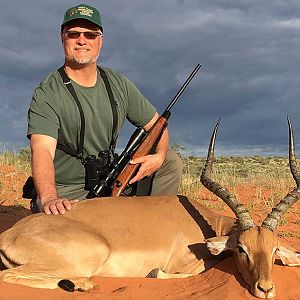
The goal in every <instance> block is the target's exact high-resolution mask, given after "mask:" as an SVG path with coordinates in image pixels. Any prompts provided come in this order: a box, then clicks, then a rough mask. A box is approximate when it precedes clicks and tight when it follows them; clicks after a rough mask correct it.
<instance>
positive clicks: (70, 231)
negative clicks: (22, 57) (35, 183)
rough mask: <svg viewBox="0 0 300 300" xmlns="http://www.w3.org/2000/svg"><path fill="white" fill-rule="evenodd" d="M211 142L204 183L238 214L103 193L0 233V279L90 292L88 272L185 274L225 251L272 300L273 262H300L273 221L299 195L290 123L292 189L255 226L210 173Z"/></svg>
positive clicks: (180, 200)
mask: <svg viewBox="0 0 300 300" xmlns="http://www.w3.org/2000/svg"><path fill="white" fill-rule="evenodd" d="M218 126H219V123H218V124H217V125H216V127H215V130H214V133H213V135H212V139H211V143H210V146H209V151H208V157H207V161H206V165H205V167H204V170H203V173H202V176H201V182H202V183H203V185H205V186H206V187H207V188H208V189H209V190H211V191H212V192H213V193H215V194H216V195H217V196H219V197H220V198H221V199H222V200H223V201H224V202H225V203H226V204H227V205H228V206H229V207H230V208H231V209H232V211H233V212H234V213H235V215H236V217H237V218H236V219H235V218H230V217H226V216H222V215H219V214H216V213H214V212H213V211H211V210H209V209H208V208H206V207H205V206H203V205H201V204H200V203H199V202H198V201H194V200H191V199H188V198H186V197H184V196H152V197H108V198H97V199H91V200H85V201H82V202H78V203H76V204H74V206H73V208H72V210H71V211H69V212H67V213H66V214H64V215H57V216H54V215H46V214H43V213H41V214H36V215H31V216H28V217H26V218H24V219H22V220H20V221H19V222H17V223H16V224H15V225H14V226H13V227H11V228H10V229H8V230H7V231H5V232H3V233H2V234H1V235H0V257H1V260H2V262H3V263H4V264H5V266H6V267H7V268H8V269H7V270H4V271H2V272H1V273H0V279H1V280H3V281H6V282H10V283H18V284H23V285H27V286H31V287H38V288H50V289H53V288H56V287H57V286H60V287H62V288H63V289H65V290H69V291H73V290H80V291H87V290H89V289H91V288H93V287H94V283H93V282H92V281H90V280H89V277H91V276H95V275H96V276H116V277H120V276H126V277H132V276H133V277H145V276H147V277H157V278H183V277H188V276H192V275H197V274H199V273H200V272H202V271H204V270H206V269H208V268H210V267H212V266H213V265H215V264H216V263H217V262H218V261H219V260H220V259H222V257H221V256H215V255H218V254H220V253H221V252H223V251H225V250H232V252H233V254H234V256H235V258H236V265H237V268H238V270H239V272H240V273H241V275H242V277H243V278H244V280H245V281H246V282H247V283H248V284H249V286H250V290H251V293H252V294H253V295H255V296H257V297H259V298H273V297H274V296H275V286H274V283H273V281H272V266H273V263H274V260H275V257H276V256H278V257H279V258H280V259H281V260H282V262H283V264H286V265H291V266H299V265H300V254H299V252H297V251H296V250H295V249H293V248H291V247H289V246H286V245H284V244H283V243H282V242H281V241H280V240H279V239H278V237H277V235H276V233H275V232H276V226H277V224H278V222H279V220H280V217H281V216H282V215H283V214H284V212H285V211H286V210H287V209H288V207H289V206H291V205H292V204H293V203H295V202H296V201H297V200H298V199H299V197H300V188H299V182H300V179H298V178H299V175H298V173H297V170H296V163H295V157H294V144H293V136H292V130H291V126H290V123H289V128H290V166H291V172H292V174H293V176H294V179H295V181H296V183H297V187H296V188H295V189H294V190H293V191H292V192H291V193H289V194H288V195H287V196H286V197H285V198H284V199H282V200H281V201H280V202H279V203H278V204H277V205H276V206H275V207H274V208H273V210H272V212H271V213H270V214H269V215H268V216H267V218H266V219H265V220H264V221H263V223H262V225H261V226H256V225H255V224H254V223H253V221H252V218H251V216H250V214H249V212H248V211H247V210H246V209H245V207H244V206H243V205H242V204H241V203H240V202H239V201H238V200H237V199H236V198H235V196H234V195H232V194H230V192H229V191H227V189H226V188H224V187H222V186H220V185H219V184H218V183H217V182H215V181H213V180H212V179H211V175H212V166H213V160H214V154H213V153H214V144H215V138H216V133H217V129H218Z"/></svg>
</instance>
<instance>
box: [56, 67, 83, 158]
mask: <svg viewBox="0 0 300 300" xmlns="http://www.w3.org/2000/svg"><path fill="white" fill-rule="evenodd" d="M58 72H59V74H60V76H61V78H62V80H63V82H64V85H65V86H66V87H67V89H68V91H69V92H70V94H71V95H72V97H73V99H74V101H75V103H76V105H77V107H78V110H79V114H80V121H81V125H80V135H79V144H78V149H77V151H74V150H73V149H72V148H70V147H68V146H66V145H62V144H60V143H59V141H58V143H57V148H58V149H60V150H62V151H64V152H65V153H67V154H70V155H72V156H76V157H77V158H82V156H83V144H84V132H85V118H84V113H83V110H82V107H81V104H80V102H79V100H78V97H77V95H76V93H75V90H74V87H73V85H72V83H71V80H70V78H69V76H68V75H67V73H66V71H65V68H64V67H63V66H62V67H60V68H59V69H58Z"/></svg>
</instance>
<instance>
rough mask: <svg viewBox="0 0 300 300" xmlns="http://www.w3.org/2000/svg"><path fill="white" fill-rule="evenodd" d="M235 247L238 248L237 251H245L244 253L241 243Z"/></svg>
mask: <svg viewBox="0 0 300 300" xmlns="http://www.w3.org/2000/svg"><path fill="white" fill-rule="evenodd" d="M237 249H238V251H239V253H245V254H246V252H245V250H244V249H243V247H242V246H241V245H237Z"/></svg>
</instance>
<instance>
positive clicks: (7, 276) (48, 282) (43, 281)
mask: <svg viewBox="0 0 300 300" xmlns="http://www.w3.org/2000/svg"><path fill="white" fill-rule="evenodd" d="M0 280H2V281H5V282H9V283H16V284H22V285H26V286H30V287H35V288H48V289H55V288H57V287H61V288H63V289H65V290H67V291H75V290H79V291H88V290H90V289H92V288H93V287H94V286H95V284H94V283H93V282H92V281H90V280H89V279H88V278H87V277H67V276H64V275H63V273H61V272H60V271H59V269H58V268H55V269H49V268H47V267H39V266H36V265H34V266H33V265H23V266H19V267H16V268H12V269H7V270H4V271H2V272H1V273H0Z"/></svg>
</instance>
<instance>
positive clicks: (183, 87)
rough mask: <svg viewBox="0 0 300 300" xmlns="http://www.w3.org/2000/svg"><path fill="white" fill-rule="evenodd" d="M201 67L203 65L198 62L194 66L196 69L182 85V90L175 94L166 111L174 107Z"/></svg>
mask: <svg viewBox="0 0 300 300" xmlns="http://www.w3.org/2000/svg"><path fill="white" fill-rule="evenodd" d="M200 68H201V65H200V64H197V66H196V67H195V68H194V70H193V71H192V73H191V74H190V76H189V77H188V79H187V80H186V81H185V83H184V84H183V85H182V87H181V88H180V90H179V91H178V92H177V94H176V95H175V97H174V98H173V100H172V101H171V103H170V104H169V105H168V107H167V108H166V111H169V110H170V109H171V108H172V107H173V105H174V104H175V102H176V101H177V99H178V98H179V97H180V96H181V94H182V93H183V92H184V90H185V89H186V87H187V86H188V85H189V83H190V82H191V80H192V79H193V77H194V76H195V75H196V73H197V72H198V71H199V69H200Z"/></svg>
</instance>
